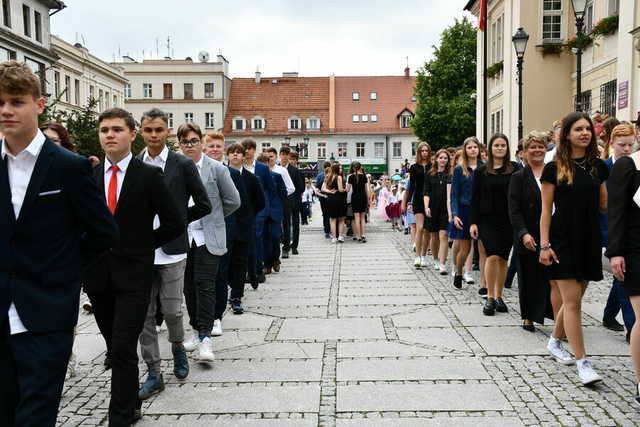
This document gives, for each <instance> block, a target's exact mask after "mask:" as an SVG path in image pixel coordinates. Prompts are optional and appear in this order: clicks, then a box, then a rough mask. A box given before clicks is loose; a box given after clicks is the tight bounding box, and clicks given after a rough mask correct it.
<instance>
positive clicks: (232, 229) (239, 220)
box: [224, 166, 251, 242]
mask: <svg viewBox="0 0 640 427" xmlns="http://www.w3.org/2000/svg"><path fill="white" fill-rule="evenodd" d="M227 168H228V169H229V174H230V175H231V180H232V181H233V185H235V187H236V190H238V194H240V207H239V208H238V209H236V210H235V212H233V213H232V214H231V215H228V216H227V217H225V219H224V222H225V226H226V232H227V242H229V241H235V240H239V241H242V242H246V241H248V240H249V231H250V226H251V221H250V218H249V211H248V210H247V209H246V207H245V206H243V205H244V204H245V203H246V200H247V190H246V188H245V186H244V180H243V179H242V176H241V175H240V171H239V170H237V169H234V168H232V167H229V166H227Z"/></svg>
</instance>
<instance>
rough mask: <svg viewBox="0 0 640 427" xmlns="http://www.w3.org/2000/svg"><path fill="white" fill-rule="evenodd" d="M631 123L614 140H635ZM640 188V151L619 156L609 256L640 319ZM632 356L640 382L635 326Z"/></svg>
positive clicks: (612, 187)
mask: <svg viewBox="0 0 640 427" xmlns="http://www.w3.org/2000/svg"><path fill="white" fill-rule="evenodd" d="M634 138H635V132H634V129H633V126H631V125H618V126H616V127H615V128H614V129H613V131H612V133H611V142H612V143H613V142H616V141H617V140H619V139H625V140H626V141H630V142H633V141H634ZM638 189H640V152H635V153H633V154H631V155H630V156H629V157H622V158H620V159H618V160H617V161H616V162H615V164H614V166H613V170H612V171H611V176H610V177H609V179H608V180H607V191H608V192H609V201H608V207H609V209H608V211H609V218H608V219H609V246H608V247H607V252H606V256H607V257H609V258H611V270H612V271H613V274H614V276H616V279H618V280H620V281H622V282H624V285H623V286H624V291H625V293H626V294H627V296H628V297H629V299H630V300H631V305H632V306H633V312H634V313H635V315H636V319H640V203H639V202H640V200H638V198H637V197H634V196H635V194H636V193H637V192H638ZM630 342H631V358H632V359H633V364H634V368H635V371H636V380H637V382H638V383H640V326H638V322H636V323H635V324H634V326H633V328H632V329H631V340H630ZM635 400H636V402H638V403H640V384H638V385H636V389H635Z"/></svg>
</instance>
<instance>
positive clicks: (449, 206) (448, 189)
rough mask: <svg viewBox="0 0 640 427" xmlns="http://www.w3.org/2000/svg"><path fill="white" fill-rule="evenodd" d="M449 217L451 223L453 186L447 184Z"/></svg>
mask: <svg viewBox="0 0 640 427" xmlns="http://www.w3.org/2000/svg"><path fill="white" fill-rule="evenodd" d="M447 215H448V216H449V222H451V218H453V217H452V216H451V184H447Z"/></svg>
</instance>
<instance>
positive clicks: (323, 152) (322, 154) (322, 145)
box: [318, 142, 327, 159]
mask: <svg viewBox="0 0 640 427" xmlns="http://www.w3.org/2000/svg"><path fill="white" fill-rule="evenodd" d="M318 158H319V159H326V158H327V143H326V142H318Z"/></svg>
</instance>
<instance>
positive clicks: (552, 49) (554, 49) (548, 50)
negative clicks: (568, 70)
mask: <svg viewBox="0 0 640 427" xmlns="http://www.w3.org/2000/svg"><path fill="white" fill-rule="evenodd" d="M540 48H541V50H542V56H546V55H560V54H561V53H562V49H563V48H564V46H563V45H562V44H561V43H544V44H542V46H540Z"/></svg>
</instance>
